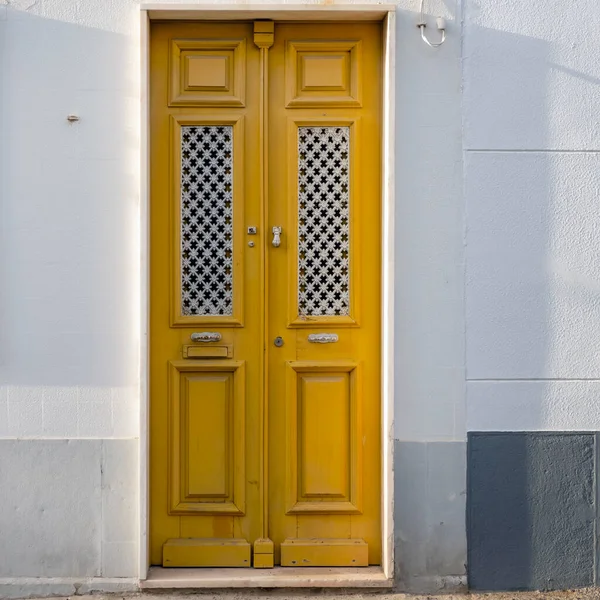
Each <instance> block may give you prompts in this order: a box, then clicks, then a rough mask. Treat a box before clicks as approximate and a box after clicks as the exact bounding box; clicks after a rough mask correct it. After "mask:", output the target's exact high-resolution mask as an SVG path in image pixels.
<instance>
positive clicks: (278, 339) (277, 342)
mask: <svg viewBox="0 0 600 600" xmlns="http://www.w3.org/2000/svg"><path fill="white" fill-rule="evenodd" d="M273 343H274V344H275V345H276V346H277V347H278V348H281V346H283V338H282V337H281V336H280V335H278V336H277V337H276V338H275V339H274V340H273Z"/></svg>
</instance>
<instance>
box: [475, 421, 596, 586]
mask: <svg viewBox="0 0 600 600" xmlns="http://www.w3.org/2000/svg"><path fill="white" fill-rule="evenodd" d="M596 441H597V435H596V434H595V433H543V432H514V433H490V432H486V433H470V434H469V436H468V451H467V536H468V553H467V561H468V580H469V587H470V588H471V589H473V590H490V591H491V590H539V589H541V590H550V589H567V588H574V587H584V586H590V585H594V584H595V583H596V571H597V569H596V564H595V560H596V559H595V543H596V542H595V527H596V495H597V493H596V483H595V475H594V470H595V463H596V459H595V456H596V448H597V443H596Z"/></svg>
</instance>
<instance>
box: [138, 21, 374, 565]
mask: <svg viewBox="0 0 600 600" xmlns="http://www.w3.org/2000/svg"><path fill="white" fill-rule="evenodd" d="M150 76H151V103H150V116H151V156H150V166H151V205H150V222H151V227H150V275H151V277H150V294H151V295H150V428H151V438H150V478H151V481H150V489H151V495H150V513H151V517H150V534H151V536H150V537H151V562H152V564H162V565H163V566H248V567H249V566H252V565H253V566H255V567H262V568H265V567H271V566H273V565H278V564H280V565H282V566H364V565H367V564H379V563H380V555H381V541H380V453H381V443H380V440H381V438H380V430H379V428H380V343H379V341H380V338H379V336H380V333H379V332H380V268H379V265H380V236H379V231H380V145H381V144H380V119H379V116H380V103H381V89H380V87H381V32H380V24H377V23H362V24H332V23H327V24H315V23H311V24H284V23H282V24H273V23H266V22H264V21H263V22H257V23H156V24H153V26H152V30H151V56H150Z"/></svg>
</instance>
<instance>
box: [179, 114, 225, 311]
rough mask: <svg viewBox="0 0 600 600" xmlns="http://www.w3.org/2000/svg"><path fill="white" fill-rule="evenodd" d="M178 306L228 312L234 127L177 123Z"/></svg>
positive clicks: (184, 309) (184, 308)
mask: <svg viewBox="0 0 600 600" xmlns="http://www.w3.org/2000/svg"><path fill="white" fill-rule="evenodd" d="M181 311H182V314H183V315H194V316H195V315H203V316H219V315H232V314H233V127H231V126H225V125H218V126H213V125H211V126H209V125H202V126H189V125H187V126H183V127H182V128H181Z"/></svg>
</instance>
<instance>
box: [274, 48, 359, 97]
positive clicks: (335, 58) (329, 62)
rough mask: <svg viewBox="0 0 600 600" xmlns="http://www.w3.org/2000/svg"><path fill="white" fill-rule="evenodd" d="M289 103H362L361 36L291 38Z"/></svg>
mask: <svg viewBox="0 0 600 600" xmlns="http://www.w3.org/2000/svg"><path fill="white" fill-rule="evenodd" d="M286 54H287V58H286V71H285V84H286V106H287V107H288V108H300V107H310V108H320V107H336V106H337V107H343V106H356V107H360V106H362V72H361V70H362V51H361V42H360V40H290V41H288V43H287V46H286Z"/></svg>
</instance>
